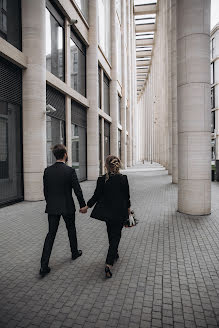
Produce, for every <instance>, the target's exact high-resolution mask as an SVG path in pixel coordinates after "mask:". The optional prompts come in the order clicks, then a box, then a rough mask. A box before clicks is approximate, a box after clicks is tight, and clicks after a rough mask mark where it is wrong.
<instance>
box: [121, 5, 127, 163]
mask: <svg viewBox="0 0 219 328" xmlns="http://www.w3.org/2000/svg"><path fill="white" fill-rule="evenodd" d="M121 6H122V13H121V16H122V22H121V23H122V58H123V60H122V99H121V111H122V115H121V116H122V117H121V119H122V122H121V123H122V137H121V147H122V151H121V153H122V157H121V161H122V163H123V167H124V168H127V145H126V143H127V135H126V116H127V113H126V98H127V92H126V91H127V79H126V72H127V69H126V68H127V53H126V35H125V24H126V0H122V1H121Z"/></svg>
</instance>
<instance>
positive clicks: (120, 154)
mask: <svg viewBox="0 0 219 328" xmlns="http://www.w3.org/2000/svg"><path fill="white" fill-rule="evenodd" d="M121 138H122V131H121V130H118V153H119V158H120V160H121V157H122V147H121Z"/></svg>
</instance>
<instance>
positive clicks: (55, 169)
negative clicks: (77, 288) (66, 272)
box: [40, 144, 86, 277]
mask: <svg viewBox="0 0 219 328" xmlns="http://www.w3.org/2000/svg"><path fill="white" fill-rule="evenodd" d="M53 154H54V156H55V158H56V163H55V164H53V165H52V166H50V167H47V168H46V169H45V171H44V176H43V186H44V196H45V200H46V211H45V212H46V213H48V221H49V232H48V234H47V236H46V239H45V243H44V247H43V253H42V257H41V269H40V275H41V276H42V277H44V276H45V275H46V274H48V273H49V272H50V268H49V266H48V264H49V258H50V255H51V252H52V247H53V243H54V240H55V236H56V232H57V230H58V226H59V221H60V217H61V216H62V217H63V219H64V221H65V224H66V228H67V231H68V238H69V242H70V247H71V252H72V260H75V259H77V258H78V257H79V256H81V255H82V251H81V250H78V244H77V235H76V228H75V204H74V200H73V197H72V188H73V190H74V193H75V195H76V196H77V199H78V202H79V204H80V212H81V213H86V208H85V209H84V207H85V206H86V203H85V201H84V197H83V194H82V191H81V187H80V184H79V182H78V178H77V175H76V172H75V169H73V168H72V167H69V166H67V165H66V162H67V161H68V155H67V150H66V147H65V146H64V145H61V144H59V145H56V146H54V148H53Z"/></svg>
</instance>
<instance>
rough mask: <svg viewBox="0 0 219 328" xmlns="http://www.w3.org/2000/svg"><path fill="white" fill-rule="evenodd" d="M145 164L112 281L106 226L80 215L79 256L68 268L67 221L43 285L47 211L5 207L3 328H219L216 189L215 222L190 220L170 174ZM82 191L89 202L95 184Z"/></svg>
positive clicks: (217, 200)
mask: <svg viewBox="0 0 219 328" xmlns="http://www.w3.org/2000/svg"><path fill="white" fill-rule="evenodd" d="M145 166H146V167H145V168H144V166H143V165H141V167H140V170H136V168H135V170H130V172H129V173H128V178H129V182H130V189H131V201H132V208H133V209H134V210H135V212H136V217H137V218H138V219H139V224H138V225H137V226H136V227H134V228H129V229H124V230H123V236H122V239H121V244H120V249H119V254H120V259H119V261H118V262H117V264H116V265H115V267H114V268H113V278H112V279H109V280H105V278H104V261H105V256H106V252H107V246H108V241H107V235H106V228H105V224H104V223H103V222H99V221H96V220H93V219H91V218H89V214H87V215H82V214H77V220H76V224H77V231H78V240H79V248H80V249H82V250H83V256H82V257H81V258H79V259H77V260H76V261H75V262H72V261H71V257H70V255H71V254H70V249H69V244H68V238H67V232H66V230H65V226H64V222H63V220H62V221H61V224H60V227H59V230H58V233H57V237H56V241H55V245H54V248H53V252H52V256H51V261H50V266H51V269H52V270H51V273H50V274H49V275H48V276H47V277H45V278H44V279H39V276H38V272H39V265H40V256H41V251H42V247H43V242H44V238H45V235H46V233H47V218H46V215H45V214H44V208H45V203H44V202H36V203H28V202H23V203H19V204H15V205H12V206H10V207H5V208H2V209H0V296H1V297H0V327H1V328H6V327H11V328H12V327H35V328H36V327H44V328H47V327H53V328H58V327H74V328H82V327H83V328H93V327H97V328H98V327H99V328H102V327H103V328H104V327H119V328H128V327H130V328H139V327H141V328H147V327H177V328H180V327H188V328H189V327H209V328H211V327H217V326H219V183H216V182H215V183H212V189H213V193H212V194H213V200H212V214H211V215H210V216H206V217H200V218H194V217H189V216H188V215H183V214H180V213H177V212H176V198H177V186H176V185H173V184H171V178H170V176H168V175H167V172H166V171H165V170H159V171H155V170H153V171H148V167H147V166H148V165H145ZM144 169H145V171H144ZM81 186H82V189H83V191H84V195H85V198H86V199H88V198H89V197H90V196H91V194H92V192H93V190H94V187H95V182H91V181H87V182H84V183H82V184H81Z"/></svg>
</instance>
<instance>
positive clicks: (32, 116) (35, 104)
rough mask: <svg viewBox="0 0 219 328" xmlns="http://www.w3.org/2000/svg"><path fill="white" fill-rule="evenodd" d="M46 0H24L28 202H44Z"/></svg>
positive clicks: (24, 142)
mask: <svg viewBox="0 0 219 328" xmlns="http://www.w3.org/2000/svg"><path fill="white" fill-rule="evenodd" d="M45 8H46V4H45V0H39V1H35V0H22V49H23V53H24V54H25V56H27V58H28V64H27V69H26V70H24V71H23V165H24V199H25V200H29V201H38V200H43V199H44V196H43V179H42V178H43V171H44V169H45V167H46V55H45V54H46V49H45V46H46V40H45V35H46V32H45Z"/></svg>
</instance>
